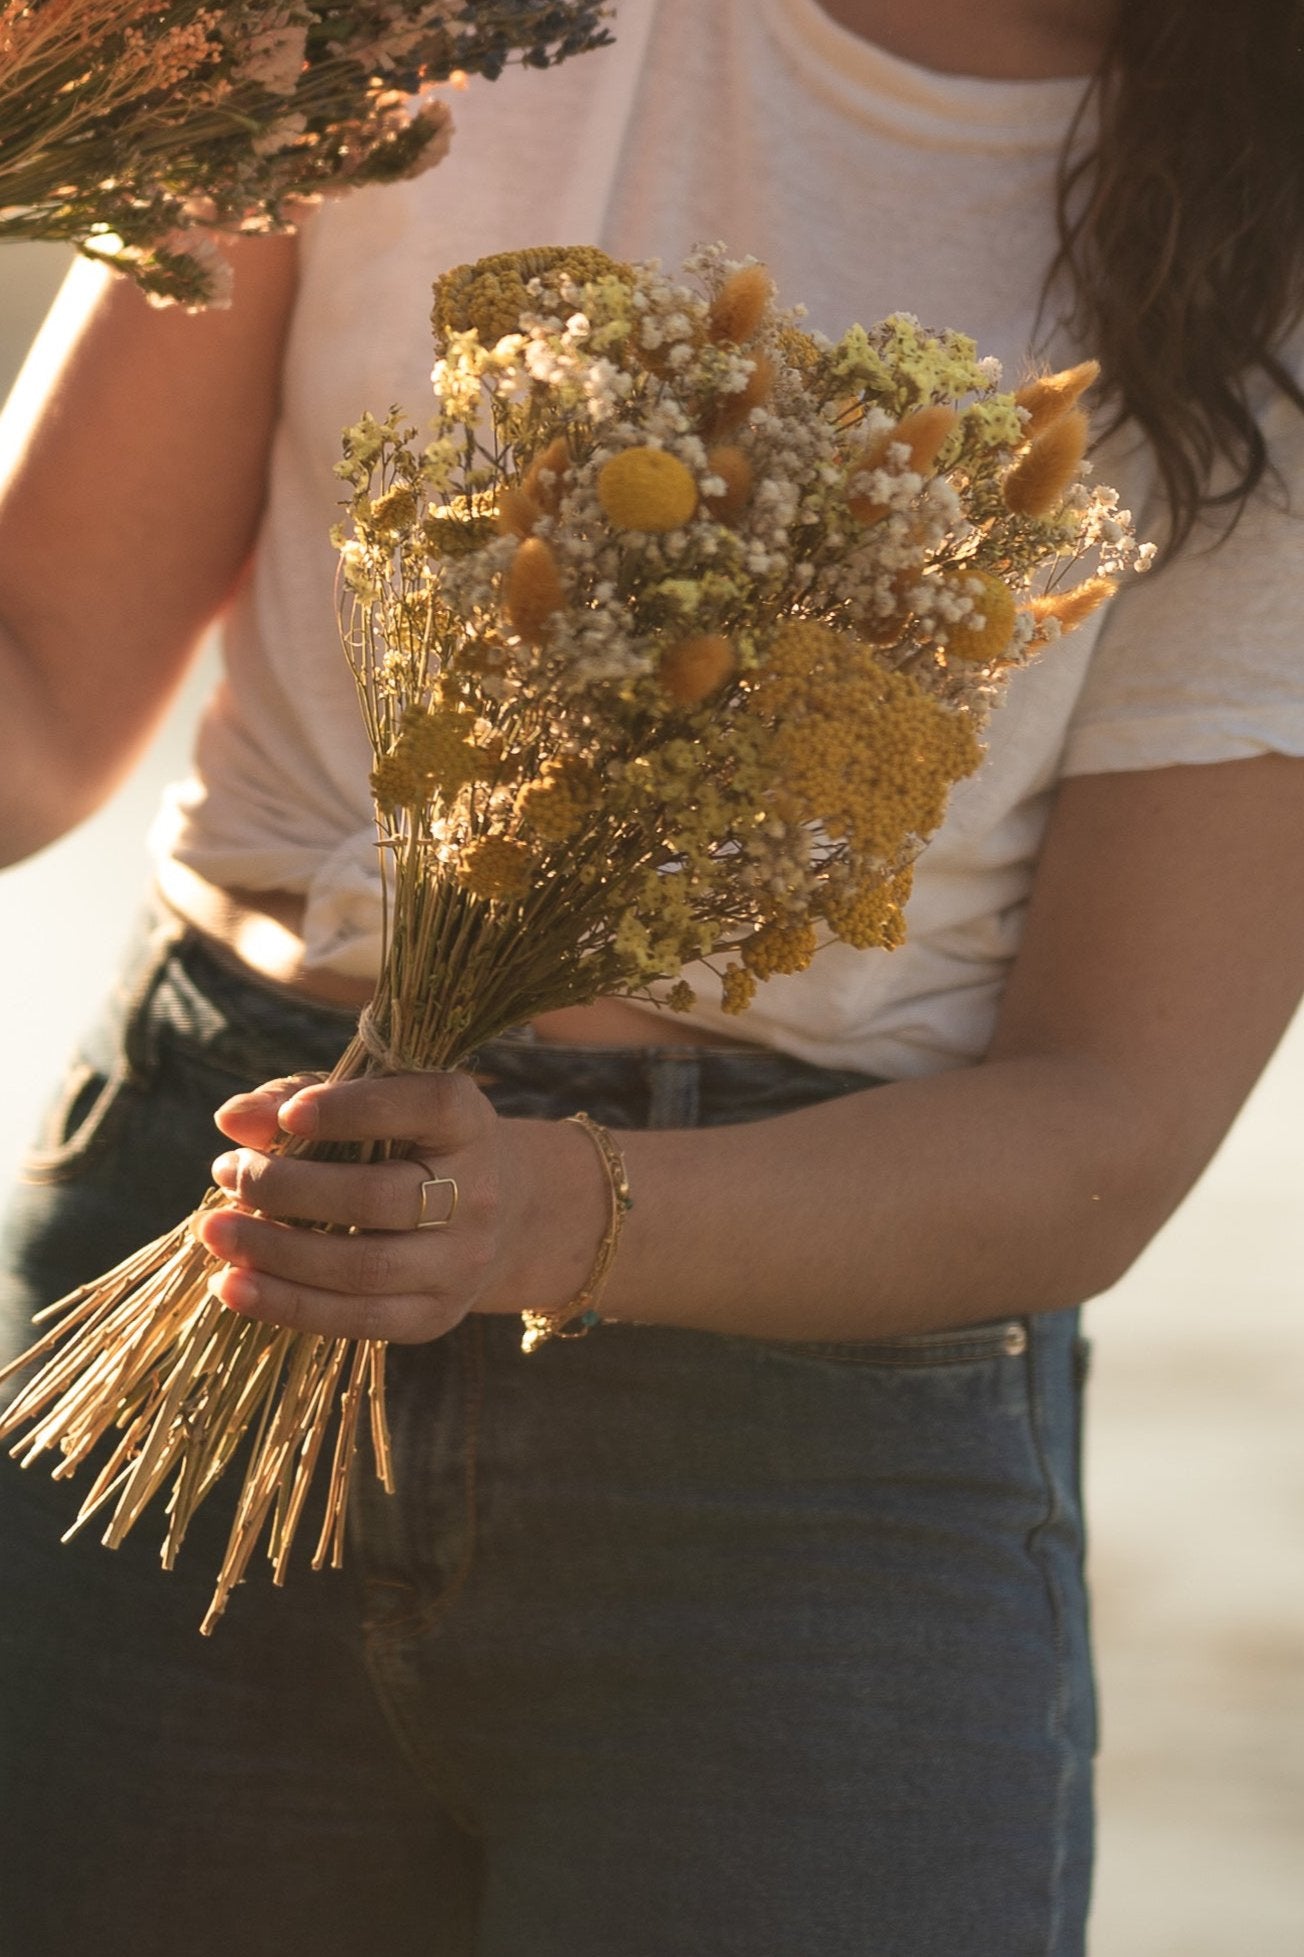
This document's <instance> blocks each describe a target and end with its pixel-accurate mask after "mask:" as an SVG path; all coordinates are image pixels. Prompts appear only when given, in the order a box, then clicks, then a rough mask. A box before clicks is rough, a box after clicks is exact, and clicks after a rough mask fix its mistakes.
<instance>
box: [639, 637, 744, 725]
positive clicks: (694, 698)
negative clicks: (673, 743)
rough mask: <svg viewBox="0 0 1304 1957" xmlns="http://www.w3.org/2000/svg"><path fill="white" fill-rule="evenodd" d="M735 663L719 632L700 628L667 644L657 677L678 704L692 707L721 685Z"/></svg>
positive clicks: (734, 655) (734, 658) (735, 657)
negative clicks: (693, 634) (687, 636)
mask: <svg viewBox="0 0 1304 1957" xmlns="http://www.w3.org/2000/svg"><path fill="white" fill-rule="evenodd" d="M737 664H738V658H737V655H736V653H735V652H734V649H733V647H732V645H730V643H729V641H728V639H726V638H725V637H724V636H723V634H722V633H720V632H701V633H698V634H696V635H695V636H694V637H693V638H691V639H680V640H679V641H678V643H677V644H675V645H672V646H667V647H666V649H665V651H664V652H663V653H662V655H661V661H660V664H659V666H658V667H657V678H658V679H659V680H660V682H661V685H662V686H663V687H664V689H665V691H666V692H667V693H668V694H669V695H670V697H671V699H672V700H674V701H675V702H676V703H677V704H678V705H679V706H681V707H695V706H697V705H698V703H699V702H700V701H702V700H705V699H706V698H707V697H708V696H709V695H710V694H712V693H714V692H715V691H716V689H717V687H721V686H723V685H724V683H725V681H726V680H727V679H728V678H729V676H730V674H731V673H732V672H733V671H734V669H735V667H736V666H737Z"/></svg>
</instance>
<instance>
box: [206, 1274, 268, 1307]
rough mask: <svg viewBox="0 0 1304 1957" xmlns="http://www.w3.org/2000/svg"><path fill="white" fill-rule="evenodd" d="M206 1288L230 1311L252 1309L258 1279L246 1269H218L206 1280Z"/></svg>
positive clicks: (256, 1295) (257, 1292) (255, 1297)
mask: <svg viewBox="0 0 1304 1957" xmlns="http://www.w3.org/2000/svg"><path fill="white" fill-rule="evenodd" d="M208 1288H209V1290H210V1291H211V1292H212V1293H213V1296H214V1297H215V1298H216V1299H217V1300H218V1302H219V1304H223V1305H227V1306H229V1307H230V1309H231V1310H232V1311H253V1310H254V1308H255V1307H256V1305H257V1303H258V1298H259V1284H258V1279H257V1278H256V1277H251V1276H250V1274H249V1272H248V1271H232V1270H226V1271H219V1272H218V1273H217V1274H216V1276H214V1277H211V1278H210V1279H209V1280H208Z"/></svg>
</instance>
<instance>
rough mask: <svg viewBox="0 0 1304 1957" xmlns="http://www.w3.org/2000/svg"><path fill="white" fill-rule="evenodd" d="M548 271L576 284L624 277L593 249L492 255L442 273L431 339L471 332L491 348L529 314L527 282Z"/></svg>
mask: <svg viewBox="0 0 1304 1957" xmlns="http://www.w3.org/2000/svg"><path fill="white" fill-rule="evenodd" d="M548 273H565V274H566V276H567V277H569V278H572V279H574V280H575V282H576V283H577V284H583V282H584V281H585V280H586V279H598V278H611V277H614V278H618V279H627V278H628V277H629V275H630V274H629V267H628V266H627V265H621V264H619V263H618V262H617V260H615V259H614V258H609V257H608V256H607V254H606V252H605V251H599V250H598V248H597V246H596V245H540V246H538V247H536V248H534V249H532V250H529V251H503V252H497V253H495V254H494V255H493V256H492V257H489V258H478V259H476V260H475V262H474V263H473V264H470V265H455V266H454V267H453V269H452V270H451V271H449V272H445V273H444V275H443V277H442V278H441V279H440V280H439V282H438V283H437V285H436V286H435V304H434V312H433V314H432V319H433V323H434V328H435V333H436V335H437V336H438V337H440V338H443V337H445V336H446V335H448V334H449V333H467V332H471V331H475V332H476V333H478V334H479V335H480V340H481V343H482V344H483V345H484V346H487V347H492V346H497V344H498V342H499V340H501V339H503V338H505V337H506V335H507V334H508V333H514V332H515V331H516V330H517V328H518V326H519V325H520V320H521V314H522V313H526V312H530V311H532V310H533V303H532V301H531V298H530V294H529V291H528V286H529V283H530V280H531V279H536V278H541V277H543V276H545V275H546V274H548Z"/></svg>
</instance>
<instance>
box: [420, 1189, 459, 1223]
mask: <svg viewBox="0 0 1304 1957" xmlns="http://www.w3.org/2000/svg"><path fill="white" fill-rule="evenodd" d="M432 1189H451V1190H452V1192H453V1194H452V1198H451V1200H450V1202H449V1205H448V1215H447V1216H427V1215H426V1207H427V1205H428V1203H429V1201H430V1191H431V1190H432ZM456 1215H457V1184H456V1182H455V1181H454V1180H453V1178H452V1176H429V1177H427V1179H426V1180H425V1181H424V1182H423V1183H422V1185H421V1210H420V1214H419V1216H418V1218H417V1229H418V1230H446V1229H447V1228H448V1226H449V1224H450V1223H451V1222H452V1220H453V1218H454V1217H455V1216H456Z"/></svg>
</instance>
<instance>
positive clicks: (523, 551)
mask: <svg viewBox="0 0 1304 1957" xmlns="http://www.w3.org/2000/svg"><path fill="white" fill-rule="evenodd" d="M565 603H566V594H565V592H564V591H563V590H562V585H561V577H560V574H559V572H558V570H557V560H556V558H555V557H554V556H553V554H552V552H551V550H550V549H549V548H548V546H547V544H545V543H544V541H543V539H542V537H527V538H526V539H525V541H524V542H523V543H522V544H521V546H520V548H519V549H518V551H517V552H516V555H515V557H513V559H512V561H511V563H510V564H509V565H508V567H507V576H506V578H505V580H504V588H503V608H504V610H505V611H506V613H507V617H508V620H509V621H510V624H511V628H512V630H513V632H518V633H519V634H520V636H521V638H523V639H524V640H525V643H526V645H530V646H537V645H542V643H543V640H544V638H545V637H546V635H547V631H548V622H549V620H550V619H551V618H552V616H553V613H554V612H559V611H561V610H562V608H563V607H564V605H565Z"/></svg>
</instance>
